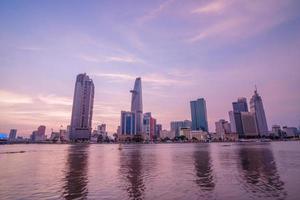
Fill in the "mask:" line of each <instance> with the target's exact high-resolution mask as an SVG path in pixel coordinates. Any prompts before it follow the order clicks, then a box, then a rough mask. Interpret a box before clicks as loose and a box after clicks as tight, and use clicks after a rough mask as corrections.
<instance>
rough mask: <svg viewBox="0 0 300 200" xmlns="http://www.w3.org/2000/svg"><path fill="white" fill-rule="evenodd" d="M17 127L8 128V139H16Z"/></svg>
mask: <svg viewBox="0 0 300 200" xmlns="http://www.w3.org/2000/svg"><path fill="white" fill-rule="evenodd" d="M16 137H17V129H10V132H9V136H8V140H16Z"/></svg>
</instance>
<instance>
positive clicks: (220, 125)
mask: <svg viewBox="0 0 300 200" xmlns="http://www.w3.org/2000/svg"><path fill="white" fill-rule="evenodd" d="M215 125H216V135H217V137H218V138H221V139H224V138H225V136H226V134H230V133H231V126H230V123H229V122H228V121H226V120H224V119H220V120H219V121H217V122H216V123H215Z"/></svg>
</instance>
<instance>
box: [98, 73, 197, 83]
mask: <svg viewBox="0 0 300 200" xmlns="http://www.w3.org/2000/svg"><path fill="white" fill-rule="evenodd" d="M95 76H99V77H104V78H109V79H111V80H114V81H134V80H135V79H136V78H137V77H138V76H134V75H131V74H126V73H123V74H121V73H96V74H95ZM141 78H142V82H143V83H146V84H151V85H157V86H172V85H176V84H177V85H178V86H180V85H186V84H192V82H187V81H184V80H183V79H181V77H179V79H177V78H176V77H174V76H173V77H171V76H170V75H163V74H156V73H153V74H146V75H144V76H141Z"/></svg>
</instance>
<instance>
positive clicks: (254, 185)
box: [238, 147, 286, 199]
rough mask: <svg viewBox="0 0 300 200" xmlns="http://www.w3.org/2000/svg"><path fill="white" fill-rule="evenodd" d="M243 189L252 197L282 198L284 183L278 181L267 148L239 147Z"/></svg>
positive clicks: (273, 161) (270, 154)
mask: <svg viewBox="0 0 300 200" xmlns="http://www.w3.org/2000/svg"><path fill="white" fill-rule="evenodd" d="M239 157H240V166H239V167H238V169H239V170H240V173H241V175H242V182H243V187H244V189H245V190H246V191H247V192H249V193H250V192H252V194H253V195H254V196H257V197H258V196H259V197H264V198H271V199H274V198H279V199H281V198H284V197H285V196H286V193H285V191H284V187H283V186H284V182H283V181H281V180H280V177H279V174H278V172H277V168H276V163H275V160H274V157H273V153H272V151H271V150H270V149H269V148H255V147H253V148H249V147H241V149H240V150H239Z"/></svg>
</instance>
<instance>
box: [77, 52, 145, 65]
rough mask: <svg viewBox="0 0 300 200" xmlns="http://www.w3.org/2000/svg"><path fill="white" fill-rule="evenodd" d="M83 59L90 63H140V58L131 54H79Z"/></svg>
mask: <svg viewBox="0 0 300 200" xmlns="http://www.w3.org/2000/svg"><path fill="white" fill-rule="evenodd" d="M79 58H81V59H82V60H84V61H87V62H92V63H109V62H120V63H141V62H143V61H142V60H141V59H139V58H136V57H135V56H132V55H120V56H102V57H101V56H93V55H84V54H83V55H80V56H79Z"/></svg>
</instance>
